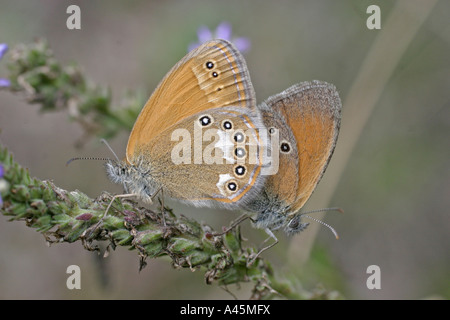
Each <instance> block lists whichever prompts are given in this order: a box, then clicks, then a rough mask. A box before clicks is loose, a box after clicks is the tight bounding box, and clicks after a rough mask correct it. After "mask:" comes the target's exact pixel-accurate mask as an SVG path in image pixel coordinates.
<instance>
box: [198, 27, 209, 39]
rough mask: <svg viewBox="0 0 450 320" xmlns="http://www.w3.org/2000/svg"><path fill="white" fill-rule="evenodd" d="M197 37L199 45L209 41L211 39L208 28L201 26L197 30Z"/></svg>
mask: <svg viewBox="0 0 450 320" xmlns="http://www.w3.org/2000/svg"><path fill="white" fill-rule="evenodd" d="M197 37H198V41H199V42H200V43H203V42H206V41H208V40H211V39H212V33H211V30H209V29H208V27H205V26H201V27H200V28H198V30H197Z"/></svg>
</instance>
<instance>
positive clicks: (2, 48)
mask: <svg viewBox="0 0 450 320" xmlns="http://www.w3.org/2000/svg"><path fill="white" fill-rule="evenodd" d="M6 51H8V45H7V44H6V43H0V59H1V58H3V56H4V55H5V53H6ZM10 85H11V82H10V81H9V80H8V79H4V78H0V88H1V87H9V86H10Z"/></svg>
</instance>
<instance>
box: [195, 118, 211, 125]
mask: <svg viewBox="0 0 450 320" xmlns="http://www.w3.org/2000/svg"><path fill="white" fill-rule="evenodd" d="M198 121H199V122H200V125H201V126H202V127H207V126H209V125H210V124H211V123H212V118H211V117H210V116H202V117H200V119H198Z"/></svg>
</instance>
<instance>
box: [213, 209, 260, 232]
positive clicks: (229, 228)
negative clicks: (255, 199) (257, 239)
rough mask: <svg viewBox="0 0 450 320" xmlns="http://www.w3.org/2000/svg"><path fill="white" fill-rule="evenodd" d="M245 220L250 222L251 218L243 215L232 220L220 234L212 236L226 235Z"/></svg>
mask: <svg viewBox="0 0 450 320" xmlns="http://www.w3.org/2000/svg"><path fill="white" fill-rule="evenodd" d="M247 219H250V220H252V218H251V217H250V216H249V215H248V214H246V213H244V214H243V215H241V216H240V217H239V218H237V219H236V220H234V221H233V222H232V223H231V225H230V226H229V227H228V228H226V229H225V230H223V231H222V232H219V233H214V236H221V235H224V234H226V233H227V232H229V231H230V230H233V229H234V228H235V227H236V226H237V225H239V224H240V223H241V222H243V221H245V220H247Z"/></svg>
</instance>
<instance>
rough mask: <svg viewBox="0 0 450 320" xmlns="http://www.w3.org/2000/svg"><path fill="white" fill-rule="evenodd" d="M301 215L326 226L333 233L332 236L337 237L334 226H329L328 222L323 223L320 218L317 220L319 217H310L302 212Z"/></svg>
mask: <svg viewBox="0 0 450 320" xmlns="http://www.w3.org/2000/svg"><path fill="white" fill-rule="evenodd" d="M302 217H305V218H308V219H311V220H313V221H315V222H318V223H320V224H321V225H323V226H325V227H327V228H328V229H330V230H331V232H333V234H334V236H335V237H336V239H339V235H338V234H337V232H336V230H334V228H333V227H332V226H330V225H329V224H328V223H325V222H323V221H322V220H319V219H316V218H313V217H310V216H308V215H305V214H302Z"/></svg>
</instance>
